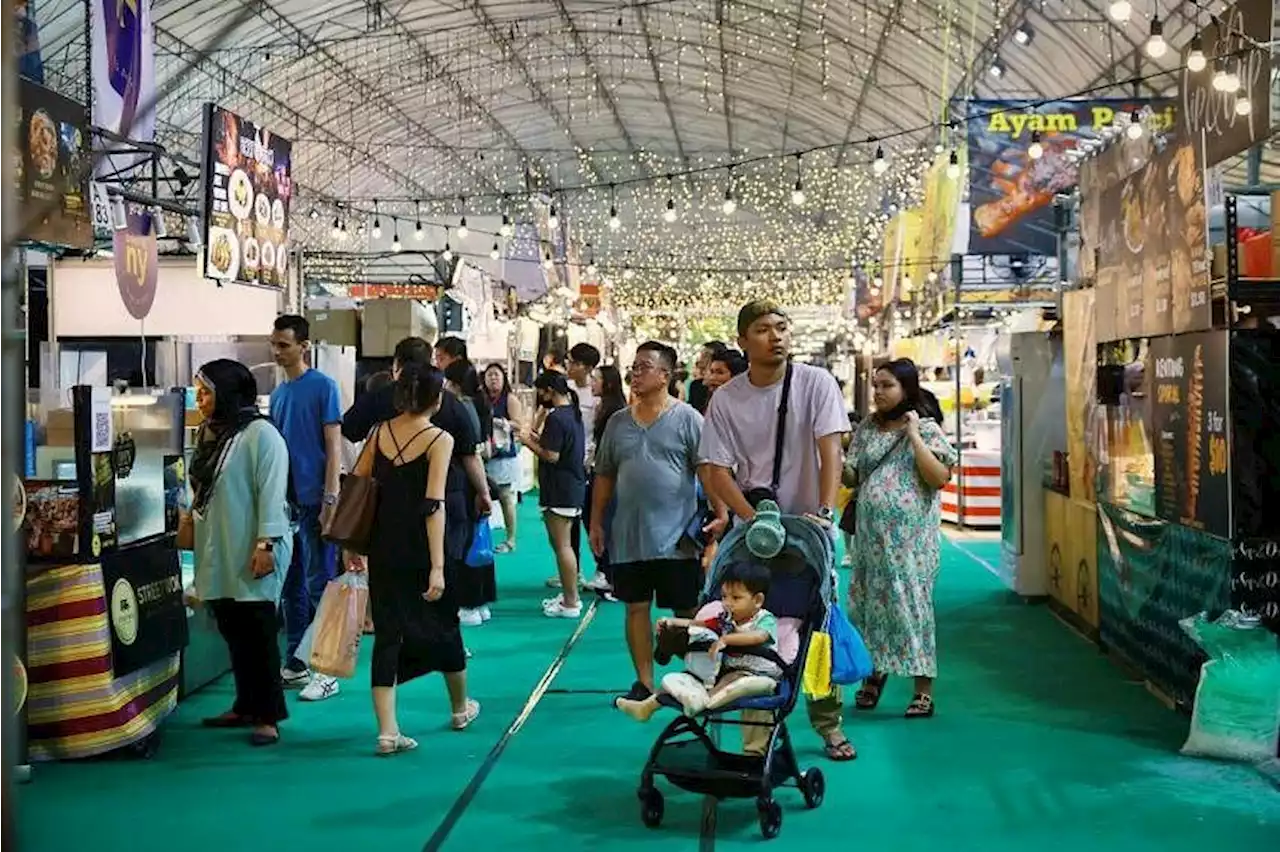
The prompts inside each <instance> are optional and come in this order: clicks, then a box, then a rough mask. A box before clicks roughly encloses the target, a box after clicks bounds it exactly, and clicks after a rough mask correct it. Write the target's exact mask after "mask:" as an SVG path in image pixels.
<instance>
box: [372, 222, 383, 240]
mask: <svg viewBox="0 0 1280 852" xmlns="http://www.w3.org/2000/svg"><path fill="white" fill-rule="evenodd" d="M381 237H382V220H381V219H379V218H378V217H376V216H375V217H374V219H373V238H374V239H375V240H377V239H380V238H381Z"/></svg>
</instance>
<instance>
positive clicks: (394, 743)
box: [377, 734, 418, 757]
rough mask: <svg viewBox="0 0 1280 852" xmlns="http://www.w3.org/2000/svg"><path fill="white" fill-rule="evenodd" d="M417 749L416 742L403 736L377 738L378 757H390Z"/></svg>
mask: <svg viewBox="0 0 1280 852" xmlns="http://www.w3.org/2000/svg"><path fill="white" fill-rule="evenodd" d="M417 747H418V741H417V740H415V739H412V738H411V737H406V736H405V735H404V734H391V735H389V736H381V735H379V737H378V750H377V755H378V757H390V756H391V755H393V754H399V753H400V752H402V751H413V750H414V749H415V748H417Z"/></svg>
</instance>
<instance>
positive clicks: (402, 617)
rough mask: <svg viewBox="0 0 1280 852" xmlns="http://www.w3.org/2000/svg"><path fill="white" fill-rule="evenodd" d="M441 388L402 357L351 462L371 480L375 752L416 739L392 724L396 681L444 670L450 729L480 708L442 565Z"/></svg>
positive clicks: (434, 376) (444, 450) (444, 443)
mask: <svg viewBox="0 0 1280 852" xmlns="http://www.w3.org/2000/svg"><path fill="white" fill-rule="evenodd" d="M442 393H443V384H442V381H441V377H440V374H439V373H437V372H435V371H434V370H431V369H430V368H427V367H420V366H418V365H413V364H410V365H406V366H405V367H404V368H403V369H402V370H401V371H400V375H399V377H398V378H397V379H396V386H395V402H396V409H397V410H398V411H399V412H400V413H399V414H398V415H396V416H395V417H394V418H392V419H391V420H388V421H387V422H385V423H382V424H379V425H378V426H377V427H376V429H375V431H374V434H373V436H372V437H371V438H370V439H369V441H368V442H366V444H365V449H364V451H363V452H361V454H360V460H359V461H358V462H357V463H356V469H355V471H354V472H355V475H357V476H370V475H371V476H373V478H374V479H376V480H377V482H378V508H377V514H376V515H375V518H374V529H373V536H372V542H373V543H372V545H371V547H370V550H369V558H368V567H369V599H370V602H371V604H372V609H373V624H374V636H373V665H372V681H373V708H374V713H375V714H376V715H377V717H378V749H377V753H378V754H380V755H391V754H397V753H399V752H402V751H408V750H410V749H413V748H416V747H417V745H418V743H417V742H415V741H414V740H412V739H410V738H409V737H406V736H404V734H402V733H401V732H400V725H399V722H398V721H397V718H396V685H397V684H401V683H405V682H406V681H409V680H412V679H413V678H415V677H418V676H420V675H424V674H427V673H428V672H442V673H443V674H444V679H445V684H446V685H447V687H448V690H449V703H450V705H451V710H452V713H453V717H452V725H453V728H454V730H459V731H460V730H462V729H463V728H466V727H467V726H468V725H470V724H471V723H472V722H473V721H474V720H475V718H476V716H477V715H479V713H480V705H479V704H478V703H477V702H475V701H473V700H471V699H470V698H468V697H467V660H466V652H465V650H464V649H463V646H462V630H461V627H460V625H459V624H458V602H457V599H456V589H455V587H456V579H457V578H456V576H450V574H451V570H446V568H447V566H448V564H449V563H448V562H447V561H446V560H445V545H444V540H445V514H446V513H445V507H444V499H445V478H446V475H447V472H448V469H449V458H450V456H451V455H452V453H453V438H452V437H450V435H449V434H448V433H447V432H445V431H443V430H442V429H440V428H438V427H436V426H433V425H432V424H431V416H432V415H433V414H435V412H436V410H437V409H438V408H439V407H440V397H441V394H442Z"/></svg>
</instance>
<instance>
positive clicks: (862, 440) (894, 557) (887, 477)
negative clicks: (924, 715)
mask: <svg viewBox="0 0 1280 852" xmlns="http://www.w3.org/2000/svg"><path fill="white" fill-rule="evenodd" d="M920 437H921V438H922V439H923V440H924V444H925V446H926V447H928V448H929V449H930V450H931V451H932V452H933V454H934V455H935V456H937V458H938V460H939V461H941V462H942V463H943V464H945V465H947V466H948V467H951V466H954V465H955V463H956V458H957V456H956V451H955V449H954V448H953V447H952V446H951V444H950V442H948V441H947V438H946V436H945V435H944V434H943V432H942V427H940V426H939V425H938V424H937V423H935V422H934V421H932V420H926V419H924V418H921V420H920ZM899 438H901V439H902V440H899ZM882 458H883V459H884V460H883V462H881V461H880V460H881V459H882ZM877 464H879V466H878V467H877ZM846 465H847V466H849V467H854V468H856V469H857V470H858V471H859V478H860V479H861V480H862V481H861V482H860V484H859V487H858V498H857V502H858V509H857V512H858V523H857V532H856V534H855V535H854V537H853V577H852V580H851V582H850V584H849V620H850V621H851V622H853V624H854V626H855V627H857V628H858V630H859V631H860V632H861V633H862V638H863V640H864V641H865V642H866V644H867V649H868V650H869V651H870V652H871V657H872V659H873V660H874V661H875V666H876V671H877V672H879V673H882V674H893V675H904V676H908V677H937V674H938V662H937V647H936V643H935V640H934V622H933V584H934V581H935V580H936V579H937V576H938V568H939V562H940V559H941V546H942V530H941V523H942V517H941V515H942V502H941V496H940V492H938V491H936V490H934V489H932V488H930V487H929V486H928V485H926V484H925V482H924V480H923V479H922V478H921V477H920V472H919V470H917V468H916V461H915V454H914V453H913V452H912V449H911V441H910V439H909V438H907V437H906V433H905V432H896V431H894V432H882V431H880V429H879V427H877V426H876V424H875V422H874V420H873V419H872V418H867V419H866V420H864V421H863V422H862V423H861V424H860V425H859V426H858V429H857V431H856V432H854V436H853V442H852V444H851V445H850V448H849V458H848V460H847V461H846ZM872 468H874V470H872ZM866 471H872V472H871V473H870V475H869V476H867V474H866V473H865V472H866Z"/></svg>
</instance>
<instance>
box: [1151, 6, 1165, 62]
mask: <svg viewBox="0 0 1280 852" xmlns="http://www.w3.org/2000/svg"><path fill="white" fill-rule="evenodd" d="M1168 49H1169V43H1168V42H1167V41H1165V40H1164V24H1162V23H1160V16H1159V15H1152V16H1151V32H1150V34H1149V35H1148V36H1147V56H1150V57H1151V58H1152V59H1159V58H1160V57H1162V56H1164V55H1165V52H1166V51H1168Z"/></svg>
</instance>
